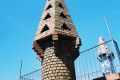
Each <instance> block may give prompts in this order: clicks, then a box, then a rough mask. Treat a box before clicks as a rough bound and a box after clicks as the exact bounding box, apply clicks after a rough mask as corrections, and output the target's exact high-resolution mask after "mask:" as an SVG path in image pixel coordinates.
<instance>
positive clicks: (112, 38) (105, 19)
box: [104, 16, 113, 40]
mask: <svg viewBox="0 0 120 80" xmlns="http://www.w3.org/2000/svg"><path fill="white" fill-rule="evenodd" d="M104 19H105V23H106V27H107V29H108V32H109V35H110V38H111V40H113V37H112V34H111V31H110V28H109V26H108V22H107V19H106V17H105V16H104Z"/></svg>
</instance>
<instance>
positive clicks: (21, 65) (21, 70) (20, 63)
mask: <svg viewBox="0 0 120 80" xmlns="http://www.w3.org/2000/svg"><path fill="white" fill-rule="evenodd" d="M22 64H23V61H21V63H20V78H21V76H22Z"/></svg>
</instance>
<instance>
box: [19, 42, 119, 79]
mask: <svg viewBox="0 0 120 80" xmlns="http://www.w3.org/2000/svg"><path fill="white" fill-rule="evenodd" d="M106 44H107V45H109V47H110V49H111V50H112V51H113V46H111V45H112V42H111V40H109V41H106ZM100 45H102V44H100ZM100 45H96V46H94V47H91V48H89V49H86V50H84V51H82V52H80V56H79V57H78V58H77V60H76V61H75V67H76V68H75V69H76V80H92V79H95V78H97V77H102V76H103V73H102V70H101V62H100V61H99V60H98V58H97V57H98V56H97V49H98V47H99V46H100ZM113 52H114V51H113ZM114 55H115V59H114V61H113V63H114V68H115V72H116V73H119V72H120V63H119V59H118V56H117V54H116V53H114ZM41 79H42V78H41V69H38V70H35V71H33V72H31V73H28V74H26V75H23V76H21V77H20V80H41Z"/></svg>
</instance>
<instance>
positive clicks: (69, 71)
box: [42, 42, 76, 80]
mask: <svg viewBox="0 0 120 80" xmlns="http://www.w3.org/2000/svg"><path fill="white" fill-rule="evenodd" d="M60 44H61V45H60ZM65 45H66V44H64V43H62V42H59V48H58V49H59V52H58V53H56V51H55V48H56V46H54V44H52V42H49V43H46V44H45V46H44V47H45V51H44V58H43V60H42V80H76V75H75V68H74V59H73V58H72V57H73V55H71V53H70V51H71V50H68V49H66V46H65Z"/></svg>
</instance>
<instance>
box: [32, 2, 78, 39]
mask: <svg viewBox="0 0 120 80" xmlns="http://www.w3.org/2000/svg"><path fill="white" fill-rule="evenodd" d="M52 34H60V35H64V36H70V37H77V36H78V35H77V32H76V30H75V27H74V25H73V22H72V19H71V16H70V14H69V12H68V9H67V7H66V5H65V2H64V0H47V2H46V5H45V8H44V11H43V14H42V18H41V21H40V23H39V26H38V30H37V32H36V35H35V39H34V40H35V41H36V40H40V39H42V38H44V37H47V36H50V35H52Z"/></svg>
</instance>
